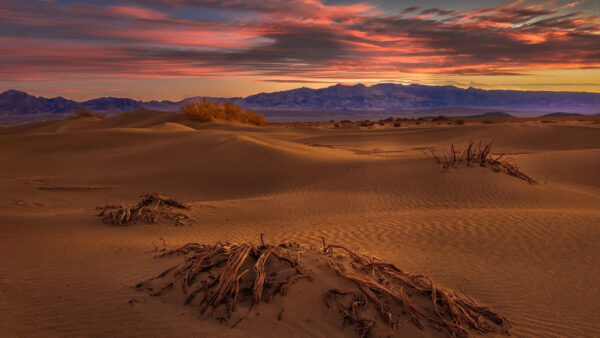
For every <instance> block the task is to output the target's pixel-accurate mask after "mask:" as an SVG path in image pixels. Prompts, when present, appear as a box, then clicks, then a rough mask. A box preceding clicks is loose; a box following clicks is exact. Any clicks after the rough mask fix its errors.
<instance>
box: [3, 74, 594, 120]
mask: <svg viewBox="0 0 600 338" xmlns="http://www.w3.org/2000/svg"><path fill="white" fill-rule="evenodd" d="M199 98H201V97H191V98H186V99H184V100H182V101H138V100H133V99H129V98H114V97H102V98H97V99H92V100H88V101H83V102H77V101H74V100H69V99H65V98H63V97H54V98H45V97H36V96H32V95H29V94H27V93H25V92H22V91H17V90H7V91H5V92H3V93H2V94H0V122H2V120H5V121H6V120H10V119H11V118H12V119H13V120H14V119H15V118H17V121H29V120H39V119H40V118H42V119H43V118H46V117H47V118H49V119H50V118H53V117H54V116H56V117H58V116H63V115H66V114H72V113H73V112H74V111H75V110H77V109H79V108H82V107H86V108H88V109H90V110H92V111H94V112H102V113H108V114H114V113H119V112H123V111H129V110H133V109H138V108H147V109H153V110H164V111H176V110H178V109H179V107H180V106H181V104H182V103H184V102H186V101H190V100H195V99H199ZM209 99H212V100H219V101H222V100H229V101H233V102H234V103H236V104H239V105H241V106H244V107H246V108H250V109H253V110H255V111H257V112H259V113H263V114H265V115H266V117H267V118H268V119H269V118H274V119H275V120H282V119H283V120H294V119H295V120H303V119H307V118H308V119H313V120H314V119H325V118H329V117H331V116H342V117H346V116H348V117H357V116H361V117H362V118H368V117H375V116H384V115H386V114H391V113H394V114H396V115H410V114H413V115H423V114H427V113H428V112H436V113H440V112H441V113H446V114H448V115H456V114H458V112H461V111H463V110H467V109H470V110H471V111H475V112H482V113H483V112H485V111H489V110H490V109H493V110H495V111H498V110H505V111H510V112H511V113H515V114H516V115H521V116H523V115H532V114H535V113H538V114H539V113H551V112H568V113H587V114H597V113H598V112H600V93H586V92H548V91H517V90H483V89H476V88H468V89H463V88H458V87H454V86H426V85H416V84H413V85H400V84H393V83H382V84H376V85H373V86H365V85H363V84H357V85H352V86H349V85H339V84H338V85H335V86H331V87H327V88H322V89H310V88H298V89H292V90H286V91H280V92H274V93H260V94H256V95H250V96H247V97H244V98H242V97H234V98H209ZM34 117H38V118H34Z"/></svg>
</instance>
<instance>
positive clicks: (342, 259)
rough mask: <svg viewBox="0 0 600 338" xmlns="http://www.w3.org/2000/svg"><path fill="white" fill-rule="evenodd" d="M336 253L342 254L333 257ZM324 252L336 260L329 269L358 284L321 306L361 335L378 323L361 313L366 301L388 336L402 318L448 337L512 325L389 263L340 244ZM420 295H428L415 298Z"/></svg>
mask: <svg viewBox="0 0 600 338" xmlns="http://www.w3.org/2000/svg"><path fill="white" fill-rule="evenodd" d="M334 249H339V250H340V251H341V252H340V251H338V252H335V253H334ZM323 253H324V254H325V255H329V256H332V255H336V256H337V259H336V260H330V261H329V266H330V267H331V269H333V270H334V271H335V272H336V273H337V274H338V275H339V276H340V277H342V278H345V279H347V280H350V281H353V282H354V283H355V284H356V285H357V288H356V289H353V290H339V289H335V290H330V291H328V292H327V294H326V295H325V302H326V304H327V305H328V306H332V307H334V308H336V309H338V310H339V311H340V312H342V313H343V314H344V316H345V319H346V320H347V321H349V322H351V323H352V324H354V325H356V328H357V331H358V332H359V334H360V336H361V337H364V336H367V335H368V334H369V331H370V330H371V328H372V327H373V326H374V325H375V323H376V321H375V319H374V318H369V317H367V316H362V315H361V313H363V312H366V311H364V310H365V309H366V308H367V307H368V306H369V302H371V304H373V305H372V306H374V307H375V308H376V310H377V312H379V314H380V318H381V320H383V322H384V323H386V324H387V325H388V326H389V327H390V329H391V332H390V335H392V334H393V333H394V331H395V330H396V329H397V328H398V327H399V326H400V325H401V323H402V322H403V320H402V319H403V318H402V316H403V315H404V314H407V315H408V316H409V318H410V320H411V321H412V322H413V323H414V324H415V325H416V326H417V327H418V328H419V329H423V328H424V325H425V324H426V323H428V324H429V325H430V326H432V327H434V328H437V329H439V330H442V331H444V332H446V333H447V334H448V335H449V336H451V337H467V336H468V335H469V330H475V331H478V332H481V333H486V332H494V331H495V329H496V328H499V329H500V331H502V332H503V333H506V334H508V329H509V328H510V324H509V322H508V320H507V319H506V318H505V317H503V316H502V315H500V314H497V313H495V312H493V311H492V310H490V309H489V308H487V307H484V306H480V305H477V303H475V301H473V300H472V299H471V298H469V297H467V296H459V295H458V294H457V293H456V292H454V291H452V290H445V289H441V288H437V287H436V286H435V285H434V284H433V282H432V281H431V280H430V279H429V278H427V277H425V276H421V275H411V274H408V273H406V272H404V271H402V270H401V269H399V268H397V267H396V266H394V265H393V264H389V263H384V262H380V261H379V260H377V259H375V258H373V257H368V256H365V255H360V254H357V253H354V252H352V251H350V250H348V249H346V248H345V247H343V246H339V245H328V246H325V248H324V249H323ZM340 253H341V254H340ZM419 294H420V295H424V296H426V297H424V298H423V297H421V299H417V297H416V296H417V295H419ZM344 298H350V302H349V303H348V301H346V303H344Z"/></svg>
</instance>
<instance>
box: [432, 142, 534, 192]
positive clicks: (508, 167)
mask: <svg viewBox="0 0 600 338" xmlns="http://www.w3.org/2000/svg"><path fill="white" fill-rule="evenodd" d="M493 144H494V141H492V142H490V143H488V144H482V143H481V141H480V142H479V143H478V144H477V145H475V143H473V142H469V144H468V145H467V146H466V147H465V148H464V149H463V150H456V149H455V148H454V144H451V145H450V151H449V152H447V153H445V154H442V155H438V154H436V153H435V152H434V151H433V149H429V151H430V152H431V155H432V156H433V158H434V159H435V161H436V162H437V163H438V164H440V165H441V166H442V169H448V168H450V167H454V168H456V167H457V166H458V164H461V163H464V164H466V165H467V166H468V167H470V166H471V165H479V166H480V167H488V168H491V169H493V170H494V171H500V172H503V173H506V174H508V175H511V176H514V177H516V178H519V179H522V180H524V181H527V182H528V183H530V184H539V182H538V181H536V180H534V179H533V178H531V177H529V176H527V175H526V174H525V173H523V172H522V171H521V170H519V168H518V167H517V166H516V165H515V164H514V161H513V160H512V159H511V158H507V157H504V154H500V155H497V156H495V157H494V156H493V155H492V154H491V151H492V145H493Z"/></svg>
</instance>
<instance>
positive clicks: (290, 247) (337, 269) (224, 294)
mask: <svg viewBox="0 0 600 338" xmlns="http://www.w3.org/2000/svg"><path fill="white" fill-rule="evenodd" d="M301 252H302V253H304V255H305V256H306V255H308V256H310V258H311V260H310V262H317V261H322V260H323V259H325V261H326V262H327V264H326V265H325V266H323V268H324V269H326V270H327V271H329V272H327V273H326V274H325V275H326V276H328V277H327V278H340V279H345V280H347V281H351V282H352V283H354V284H355V285H356V288H355V289H349V290H342V289H330V290H328V291H327V292H326V293H325V294H324V295H323V298H324V300H325V305H326V306H327V307H328V308H331V309H334V310H335V311H337V312H339V313H341V314H342V315H343V317H344V321H343V323H344V325H351V326H353V327H354V328H355V329H356V331H357V333H358V334H359V336H361V337H366V336H368V335H369V334H372V333H373V329H374V328H376V327H377V331H376V333H380V331H381V330H382V329H384V330H389V331H388V334H389V335H392V334H393V333H394V332H395V331H396V330H397V328H398V327H399V326H400V324H401V323H403V322H405V321H407V320H408V321H411V322H412V323H413V324H414V325H415V326H416V327H418V328H419V329H424V328H425V327H426V326H427V327H431V328H434V329H438V330H440V331H443V332H445V333H447V334H448V335H449V336H451V337H467V336H468V335H469V333H470V332H473V331H475V332H479V333H487V332H497V331H500V332H502V333H505V334H508V329H509V328H510V324H509V322H508V320H507V319H506V318H505V317H503V316H502V315H500V314H497V313H495V312H493V311H492V310H490V309H489V308H487V307H484V306H480V305H478V304H477V303H475V301H473V300H472V299H471V298H468V297H466V296H460V295H458V294H457V293H456V292H454V291H452V290H446V289H441V288H438V287H436V286H435V285H434V284H433V282H432V281H431V280H430V279H429V278H427V277H424V276H421V275H411V274H408V273H406V272H404V271H402V270H400V269H399V268H397V267H396V266H394V265H393V264H389V263H385V262H381V261H379V260H378V259H376V258H374V257H370V256H366V255H364V254H360V253H357V252H354V251H352V250H349V249H347V248H346V247H344V246H340V245H331V244H330V245H327V244H326V242H325V239H324V238H323V248H319V249H315V248H313V247H312V246H301V245H299V244H297V243H295V242H283V243H281V244H279V245H270V244H265V243H264V242H263V241H262V236H261V245H254V244H252V243H241V244H229V243H225V244H223V243H220V242H217V244H215V245H208V244H199V243H189V244H186V245H184V246H182V247H180V248H177V249H174V250H168V251H165V252H164V253H162V254H161V255H160V257H164V256H172V255H183V256H185V259H184V261H183V262H182V263H180V264H177V265H174V266H172V267H170V268H168V269H167V270H165V271H163V272H162V273H160V274H158V275H157V276H155V277H153V278H150V279H148V280H147V281H145V282H142V283H139V284H138V285H137V286H136V287H137V288H138V290H140V291H145V292H148V293H149V294H150V295H151V296H161V295H164V294H166V293H168V292H172V290H176V289H177V288H178V287H181V290H183V303H184V305H187V306H195V307H198V308H199V309H200V312H201V313H203V314H205V313H207V311H208V313H212V314H213V316H216V318H217V319H219V320H221V321H229V320H230V319H232V314H233V313H234V312H236V310H237V309H238V306H241V307H244V308H247V309H248V311H242V312H246V316H247V315H248V313H250V309H252V308H253V307H254V306H255V305H257V304H259V303H261V302H267V303H269V302H271V300H272V298H273V297H274V296H275V295H282V296H284V295H285V294H286V291H287V289H288V288H289V287H290V286H291V285H293V284H294V283H296V282H297V281H299V280H301V279H308V280H311V281H315V280H316V279H315V278H314V277H315V276H314V275H311V274H308V273H305V272H304V271H307V269H306V268H305V267H304V266H302V265H301V264H300V262H299V259H293V258H292V257H299V253H301ZM327 266H328V267H329V268H330V269H331V270H328V269H327ZM332 272H333V273H332ZM320 276H323V275H320ZM316 281H317V282H318V280H316ZM327 283H328V284H331V281H328V282H327ZM344 283H346V284H347V282H344ZM209 310H210V311H209ZM282 313H283V308H282V309H281V311H280V312H279V314H278V316H277V319H278V320H282ZM244 318H246V317H245V316H242V317H241V318H240V317H239V315H238V316H237V317H235V318H233V320H232V322H234V324H233V327H235V326H237V325H238V324H239V323H240V322H241V321H242V320H243V319H244ZM386 328H387V329H386Z"/></svg>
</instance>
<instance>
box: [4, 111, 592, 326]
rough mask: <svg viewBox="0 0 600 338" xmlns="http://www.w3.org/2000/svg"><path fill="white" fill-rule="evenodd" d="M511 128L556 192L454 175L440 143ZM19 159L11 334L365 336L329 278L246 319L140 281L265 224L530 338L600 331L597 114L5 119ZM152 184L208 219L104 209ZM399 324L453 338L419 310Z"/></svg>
mask: <svg viewBox="0 0 600 338" xmlns="http://www.w3.org/2000/svg"><path fill="white" fill-rule="evenodd" d="M491 139H495V143H494V149H493V152H494V153H506V154H507V156H510V157H512V158H513V159H514V160H515V161H516V163H517V164H518V165H519V167H520V168H521V169H522V171H523V172H525V173H527V174H528V175H530V176H531V177H533V178H535V179H536V180H538V181H540V182H541V184H540V185H532V184H528V183H527V182H525V181H523V180H519V179H517V178H515V177H512V176H509V175H506V174H503V173H497V172H494V171H492V170H489V169H487V168H480V167H472V168H468V167H459V168H450V169H449V170H446V171H442V169H441V168H440V166H439V165H438V164H436V163H435V161H433V160H432V158H430V157H428V156H427V155H426V154H425V152H424V150H425V149H428V148H429V147H434V148H435V149H437V150H439V151H443V150H446V149H447V148H448V147H449V145H450V144H451V143H453V144H455V145H457V146H462V145H465V144H466V143H467V142H468V141H469V140H474V141H479V140H482V141H490V140H491ZM0 163H1V167H0V244H1V245H0V309H2V315H1V316H0V336H3V337H16V336H170V337H177V336H184V335H192V336H293V337H296V336H316V337H325V336H327V337H337V336H353V335H352V334H353V333H354V332H353V331H352V329H351V328H346V329H344V330H341V329H340V327H341V324H342V319H341V318H342V317H341V315H340V314H339V313H335V312H334V311H331V310H328V309H326V308H325V307H324V305H323V301H322V297H321V295H320V294H318V293H317V292H316V290H317V289H319V290H320V289H322V288H323V286H317V287H315V286H312V285H311V284H310V283H311V282H310V281H300V282H298V283H297V285H296V286H294V288H291V289H290V292H289V293H290V294H289V295H287V296H285V297H282V298H281V299H278V300H277V302H275V304H273V305H272V304H260V305H259V306H258V307H257V313H258V312H260V315H254V317H253V318H250V319H248V320H245V321H243V322H241V323H239V325H237V326H236V327H235V328H229V326H226V325H222V324H220V323H219V322H217V321H214V320H210V319H206V318H203V317H202V316H200V315H199V314H198V312H197V311H195V310H194V309H193V308H189V307H185V306H183V304H180V303H177V302H172V301H170V300H169V299H168V298H157V297H149V296H148V295H146V294H143V293H140V292H139V291H137V290H136V289H135V288H134V286H135V285H136V284H137V283H139V282H140V281H143V280H145V279H147V278H149V277H151V276H154V275H156V274H157V273H158V272H160V271H162V270H164V269H166V268H167V267H169V266H171V265H173V264H174V263H175V262H179V261H180V259H181V258H180V257H179V258H178V257H170V258H169V257H167V258H164V259H155V258H154V255H155V252H154V250H155V248H163V247H166V248H168V249H172V248H176V247H178V246H181V245H184V244H186V243H188V242H202V243H214V242H216V241H230V242H242V241H254V242H257V241H259V238H260V234H261V233H263V234H264V236H265V239H267V240H269V241H272V242H279V241H281V240H283V239H287V240H294V241H300V242H304V243H313V244H315V245H319V243H320V242H321V236H325V238H326V239H327V240H328V242H334V243H338V244H341V245H345V246H347V247H349V248H352V249H360V250H364V251H367V252H369V253H370V254H372V255H375V256H377V257H380V258H382V259H385V260H386V261H388V262H391V263H393V264H396V265H397V266H399V267H402V268H403V269H404V270H406V271H409V272H410V273H414V274H423V275H426V276H428V277H430V278H431V279H432V280H433V281H435V282H436V284H437V285H439V286H440V287H444V288H448V289H453V290H456V291H458V292H461V293H465V294H467V295H469V296H470V297H472V298H473V299H474V300H476V301H477V302H478V303H480V304H482V305H485V306H489V307H490V308H492V309H493V310H494V311H497V312H499V313H501V314H503V315H504V316H506V317H507V318H508V319H509V320H510V322H511V324H512V329H511V334H512V335H513V336H517V337H525V336H530V337H539V336H587V337H598V336H600V315H599V314H600V302H599V300H600V289H599V288H598V285H600V264H598V262H599V261H600V245H599V244H598V243H599V242H600V176H599V175H598V173H599V172H600V125H598V124H594V123H593V122H590V121H584V122H577V121H567V122H560V123H540V122H538V121H529V122H525V123H494V124H481V123H468V124H466V125H463V126H457V125H447V124H435V123H429V124H421V125H402V126H401V127H399V128H394V127H392V126H383V127H381V126H375V127H374V128H371V129H368V128H360V127H350V128H337V129H336V128H332V126H329V125H326V124H323V125H321V126H316V127H295V128H289V127H285V126H267V127H253V126H244V125H239V124H228V123H194V122H190V121H188V120H186V118H185V117H184V116H183V115H181V114H176V113H173V114H171V113H151V112H143V111H138V112H130V113H124V114H121V115H118V116H115V117H112V118H107V119H104V120H102V119H98V118H93V117H89V118H74V119H66V120H59V121H49V122H42V123H34V124H29V125H24V126H17V127H10V128H2V129H0ZM149 192H162V193H164V194H166V195H168V196H171V197H173V198H176V199H177V200H179V201H182V202H185V203H188V204H189V205H191V206H192V209H191V211H190V215H191V217H192V220H190V222H188V224H186V225H184V226H174V225H173V224H170V223H167V222H163V223H160V222H159V223H156V224H145V223H138V224H132V225H129V226H115V225H112V224H107V223H105V222H102V221H101V219H100V218H99V217H96V216H95V214H97V210H96V207H97V206H102V205H105V204H107V203H120V202H124V203H127V204H133V203H136V202H137V201H138V200H139V196H140V195H141V194H143V193H149ZM163 240H164V242H163ZM299 298H303V299H304V300H309V301H310V302H309V303H310V304H314V306H312V307H309V308H304V307H303V308H298V306H295V303H294V302H296V301H297V300H298V299H299ZM270 305H272V306H270ZM281 306H285V312H284V315H283V318H282V320H279V318H277V313H278V312H279V311H280V308H281ZM396 335H397V336H411V337H414V336H444V335H443V334H442V333H441V332H438V331H436V330H432V329H426V330H424V331H420V330H418V329H416V327H415V326H414V325H412V323H410V322H407V323H405V324H404V325H403V326H402V327H400V328H399V329H398V330H397V331H396Z"/></svg>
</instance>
